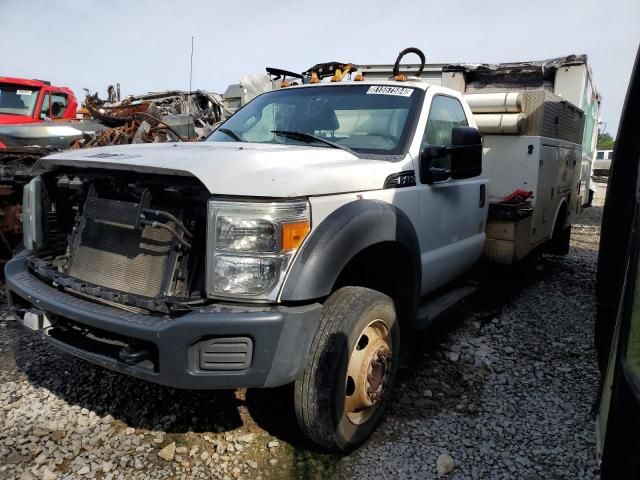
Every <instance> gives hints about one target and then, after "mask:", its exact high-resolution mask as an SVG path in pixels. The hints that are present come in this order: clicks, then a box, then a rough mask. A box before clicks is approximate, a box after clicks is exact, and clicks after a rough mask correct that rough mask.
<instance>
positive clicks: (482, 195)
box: [480, 183, 487, 208]
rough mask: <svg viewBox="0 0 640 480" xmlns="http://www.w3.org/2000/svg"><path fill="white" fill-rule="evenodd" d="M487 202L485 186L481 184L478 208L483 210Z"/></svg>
mask: <svg viewBox="0 0 640 480" xmlns="http://www.w3.org/2000/svg"><path fill="white" fill-rule="evenodd" d="M486 202H487V186H486V185H485V184H484V183H483V184H482V185H480V208H484V206H485V204H486Z"/></svg>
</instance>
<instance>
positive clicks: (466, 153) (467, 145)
mask: <svg viewBox="0 0 640 480" xmlns="http://www.w3.org/2000/svg"><path fill="white" fill-rule="evenodd" d="M446 156H450V168H438V167H434V166H433V160H434V159H437V158H443V157H446ZM481 173H482V136H481V135H480V132H479V131H478V129H476V128H473V127H456V128H454V129H453V130H452V132H451V145H449V146H441V145H435V146H434V145H431V146H428V147H426V148H425V149H424V150H423V151H422V152H421V154H420V181H422V183H434V182H442V181H444V180H448V179H449V178H453V179H463V178H471V177H477V176H478V175H480V174H481Z"/></svg>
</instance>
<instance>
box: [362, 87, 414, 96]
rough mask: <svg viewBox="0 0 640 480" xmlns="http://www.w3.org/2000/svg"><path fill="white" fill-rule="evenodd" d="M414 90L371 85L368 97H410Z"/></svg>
mask: <svg viewBox="0 0 640 480" xmlns="http://www.w3.org/2000/svg"><path fill="white" fill-rule="evenodd" d="M412 93H413V88H404V87H389V86H386V85H371V86H370V87H369V90H367V95H396V96H398V97H410V96H411V94H412Z"/></svg>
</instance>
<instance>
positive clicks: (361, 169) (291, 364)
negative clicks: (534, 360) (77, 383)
mask: <svg viewBox="0 0 640 480" xmlns="http://www.w3.org/2000/svg"><path fill="white" fill-rule="evenodd" d="M311 78H312V79H313V76H311ZM334 78H337V81H334V82H330V83H326V82H320V83H312V82H310V83H308V84H305V85H299V86H294V87H287V88H281V89H278V90H275V91H271V92H267V93H264V94H262V95H259V96H257V97H256V98H255V99H253V100H252V101H251V102H250V103H248V104H247V105H245V106H244V107H243V108H241V109H240V110H238V111H237V112H236V113H235V114H234V115H233V116H232V117H231V118H229V119H228V120H227V121H226V122H225V123H223V124H222V125H221V126H220V127H219V128H218V129H217V130H216V131H214V132H213V134H212V135H211V136H210V137H209V138H208V139H207V141H205V142H202V143H173V144H162V145H155V144H147V145H131V146H118V147H105V148H97V149H87V150H81V151H67V152H62V153H59V154H56V155H52V156H49V157H46V158H44V159H42V160H40V161H39V163H38V164H37V165H36V166H35V167H34V171H35V173H37V174H38V176H37V177H36V178H34V179H33V180H32V181H31V182H30V183H29V185H28V186H27V187H26V188H25V194H24V203H23V209H24V216H23V218H24V242H25V251H24V252H22V253H21V254H20V255H18V256H17V257H16V258H14V259H13V260H11V261H10V262H8V264H7V265H6V268H5V275H6V281H7V285H8V289H9V303H10V306H11V308H12V311H13V312H14V313H15V315H16V317H17V318H18V319H19V320H20V321H21V322H22V323H23V324H24V325H25V327H27V328H28V329H30V330H32V331H34V332H36V333H37V334H39V335H41V336H42V337H43V338H44V339H45V340H47V341H49V342H51V343H52V344H54V345H55V346H57V347H59V348H61V349H63V350H66V351H68V352H70V353H72V354H74V355H77V356H79V357H81V358H84V359H86V360H89V361H91V362H94V363H97V364H99V365H102V366H104V367H107V368H111V369H114V370H117V371H120V372H123V373H125V374H129V375H133V376H136V377H139V378H143V379H146V380H149V381H153V382H157V383H161V384H165V385H170V386H174V387H178V388H199V389H214V388H237V387H276V386H280V385H285V384H292V385H293V388H292V395H293V397H294V402H293V403H294V406H295V410H296V416H297V419H298V424H299V426H300V428H301V430H302V432H303V433H304V434H305V435H306V436H307V437H308V438H309V439H311V440H312V441H313V442H315V443H317V444H318V445H320V446H322V447H324V448H326V449H330V450H339V451H346V450H351V449H353V448H356V447H357V446H358V445H360V444H361V443H362V442H363V441H365V440H366V439H367V438H368V437H369V435H371V433H372V432H373V431H374V429H375V428H376V426H377V424H378V423H379V422H380V420H381V418H382V415H383V412H384V409H385V406H386V404H387V403H388V402H389V400H390V397H391V396H390V394H389V392H390V391H391V389H392V387H393V384H394V381H395V377H396V374H397V369H398V365H399V363H400V353H401V351H402V349H403V348H404V346H405V345H407V344H408V343H409V341H408V339H409V338H410V336H411V335H412V332H413V331H415V330H417V329H419V328H422V327H425V326H427V325H428V324H429V323H430V321H431V320H432V319H433V318H435V316H437V315H438V314H439V313H442V312H443V311H444V310H446V308H448V306H451V305H452V304H453V303H455V301H456V299H460V298H463V297H464V296H465V295H467V294H468V293H469V292H470V288H471V287H469V286H468V285H464V284H461V279H462V278H463V277H464V275H465V273H467V272H469V271H470V270H471V269H472V268H473V267H474V265H476V263H477V262H478V261H479V260H480V259H481V257H482V256H483V253H485V252H486V250H487V244H488V242H487V235H486V232H487V228H488V221H489V220H490V217H489V193H490V192H489V186H490V178H487V176H486V174H485V170H487V169H486V168H485V166H483V147H482V138H481V134H480V132H479V131H478V129H477V128H476V121H475V118H474V114H473V113H472V110H471V108H470V106H469V103H468V102H467V101H466V100H465V98H464V96H463V94H462V93H460V92H458V91H456V90H453V89H450V88H446V87H443V86H438V85H431V84H429V83H426V82H424V81H421V80H420V79H419V78H411V77H409V78H407V76H406V75H395V77H394V78H393V79H390V80H372V81H367V80H366V79H364V80H363V79H362V78H361V77H360V76H359V77H357V80H354V81H352V82H342V81H339V80H340V75H336V76H335V77H334ZM529 145H530V144H529V143H526V144H524V148H525V154H527V155H529V156H528V157H526V158H528V159H529V162H530V163H534V164H535V165H538V164H541V163H540V162H539V161H538V157H537V154H538V153H537V149H538V147H536V146H532V147H529ZM527 152H528V153H527ZM534 152H535V154H534ZM491 156H492V158H494V159H496V160H494V161H496V162H498V161H503V162H505V163H504V165H505V168H509V162H510V157H509V156H506V157H505V158H504V159H501V158H502V157H500V156H499V155H497V152H496V151H493V152H491ZM569 165H570V163H569V162H568V161H566V162H565V161H563V162H562V166H563V168H564V167H567V166H569ZM494 168H495V166H494ZM534 175H538V172H537V171H535V172H534ZM518 178H519V177H518ZM559 178H560V179H561V180H563V179H566V178H571V175H569V174H562V175H559ZM563 181H564V180H563ZM571 182H573V180H572V181H571ZM568 185H569V184H568ZM547 187H550V185H547V184H545V187H544V188H545V192H544V194H545V195H548V194H549V192H547V191H546V188H547ZM567 188H568V189H569V190H570V188H569V187H567ZM550 193H551V195H552V196H553V195H554V192H553V191H551V192H550ZM556 194H557V195H563V196H562V197H557V199H556V200H557V202H556V204H557V207H558V208H560V206H561V205H562V200H563V199H565V200H566V196H568V195H570V192H569V191H563V192H557V191H556ZM574 194H575V192H574ZM536 195H538V192H536ZM554 198H555V197H554ZM520 203H522V202H520ZM525 203H526V202H525ZM529 206H530V205H529ZM529 210H535V208H534V207H531V208H529ZM529 213H530V212H529ZM527 215H528V214H527V213H525V214H524V217H525V221H524V222H522V221H521V220H522V219H520V218H517V219H516V220H515V221H514V222H513V223H514V225H515V227H514V228H512V230H513V231H516V232H517V231H520V230H522V231H523V232H524V233H525V234H527V233H528V235H520V234H516V235H515V236H512V237H513V238H511V239H509V236H508V234H507V235H504V234H503V233H501V232H498V233H500V235H502V236H501V237H500V239H499V240H500V241H501V242H505V243H502V244H500V250H505V249H508V248H505V245H507V247H508V245H511V249H512V254H511V256H512V257H513V252H516V253H517V252H518V251H520V250H519V248H520V243H519V242H525V243H526V244H527V245H526V246H529V244H530V243H531V242H532V236H531V233H532V223H531V221H528V223H527V221H526V218H530V217H528V216H527ZM557 216H558V214H557V211H556V212H552V211H549V212H547V214H546V218H547V220H546V223H545V224H544V228H545V232H546V233H544V235H542V234H541V233H539V232H538V233H537V234H536V242H538V243H540V244H541V243H544V242H543V240H549V239H551V238H552V237H553V236H554V231H555V230H557V229H555V228H553V226H554V223H557V222H554V219H556V218H557ZM540 221H541V222H542V221H543V220H540ZM565 221H566V219H565V218H564V217H563V218H562V222H563V224H562V227H563V228H564V222H565ZM501 222H503V223H502V224H501V225H499V226H498V227H499V228H494V230H500V228H502V227H503V226H504V225H503V224H504V223H505V220H504V219H502V220H501ZM507 223H508V222H507ZM533 228H535V227H533ZM526 229H528V231H526ZM563 231H564V229H563ZM566 241H567V242H568V237H567V239H566ZM497 256H500V255H497Z"/></svg>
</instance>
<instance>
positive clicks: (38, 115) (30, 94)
mask: <svg viewBox="0 0 640 480" xmlns="http://www.w3.org/2000/svg"><path fill="white" fill-rule="evenodd" d="M77 107H78V102H77V101H76V98H75V96H74V95H73V92H72V91H71V90H70V89H68V88H67V87H56V86H53V85H51V83H50V82H46V81H43V80H29V79H25V78H11V77H0V124H25V123H37V122H44V121H50V120H63V119H64V120H69V119H74V118H75V116H76V109H77Z"/></svg>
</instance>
